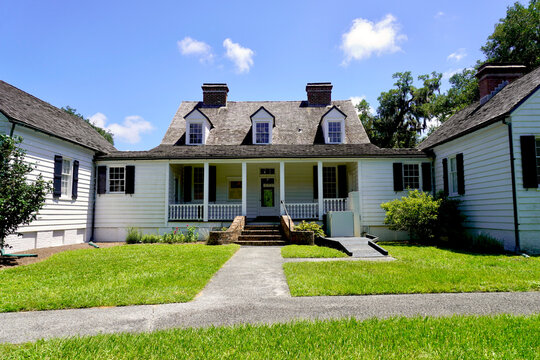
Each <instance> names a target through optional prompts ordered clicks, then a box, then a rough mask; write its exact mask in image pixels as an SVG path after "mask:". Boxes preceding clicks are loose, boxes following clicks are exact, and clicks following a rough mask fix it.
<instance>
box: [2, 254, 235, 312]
mask: <svg viewBox="0 0 540 360" xmlns="http://www.w3.org/2000/svg"><path fill="white" fill-rule="evenodd" d="M238 248H239V247H238V246H237V245H227V246H205V245H195V244H190V245H129V246H117V247H112V248H107V249H85V250H75V251H65V252H62V253H58V254H55V255H53V256H51V257H50V258H48V259H47V260H44V261H42V262H39V263H36V264H31V265H27V266H19V267H15V268H11V269H4V270H0V312H7V311H21V310H46V309H66V308H84V307H95V306H119V305H136V304H161V303H171V302H187V301H190V300H192V299H193V298H194V297H195V295H196V294H197V293H198V292H200V291H201V290H202V288H203V287H204V286H205V285H206V283H207V282H208V281H209V280H210V278H211V277H212V276H213V275H214V273H215V272H216V271H217V270H218V269H219V268H220V267H221V266H222V265H223V264H224V263H225V261H227V260H228V259H229V258H230V257H231V256H232V255H233V254H234V252H235V251H236V250H237V249H238Z"/></svg>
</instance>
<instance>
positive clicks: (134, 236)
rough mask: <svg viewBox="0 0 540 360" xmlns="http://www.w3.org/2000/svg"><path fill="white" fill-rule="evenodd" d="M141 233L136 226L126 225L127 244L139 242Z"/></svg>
mask: <svg viewBox="0 0 540 360" xmlns="http://www.w3.org/2000/svg"><path fill="white" fill-rule="evenodd" d="M141 238H142V234H141V232H140V231H139V229H137V228H136V227H128V228H127V235H126V243H127V244H138V243H140V242H141Z"/></svg>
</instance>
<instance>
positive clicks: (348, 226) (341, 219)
mask: <svg viewBox="0 0 540 360" xmlns="http://www.w3.org/2000/svg"><path fill="white" fill-rule="evenodd" d="M326 233H327V235H328V236H329V237H342V236H354V217H353V212H352V211H329V212H328V213H327V214H326Z"/></svg>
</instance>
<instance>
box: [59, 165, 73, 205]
mask: <svg viewBox="0 0 540 360" xmlns="http://www.w3.org/2000/svg"><path fill="white" fill-rule="evenodd" d="M70 185H71V161H69V160H65V159H64V160H63V161H62V183H61V189H62V195H66V196H67V195H68V194H69V186H70Z"/></svg>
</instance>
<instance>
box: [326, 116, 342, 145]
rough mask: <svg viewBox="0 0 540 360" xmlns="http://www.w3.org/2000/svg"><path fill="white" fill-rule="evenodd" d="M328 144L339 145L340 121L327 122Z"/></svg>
mask: <svg viewBox="0 0 540 360" xmlns="http://www.w3.org/2000/svg"><path fill="white" fill-rule="evenodd" d="M328 142H329V143H330V144H340V143H341V122H340V121H329V122H328Z"/></svg>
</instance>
